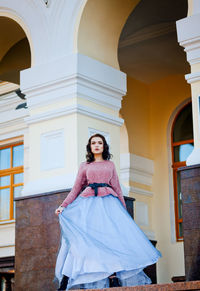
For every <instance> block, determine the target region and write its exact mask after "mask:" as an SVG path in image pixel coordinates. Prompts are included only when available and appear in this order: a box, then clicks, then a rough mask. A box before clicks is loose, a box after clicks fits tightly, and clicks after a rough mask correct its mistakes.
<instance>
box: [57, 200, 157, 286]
mask: <svg viewBox="0 0 200 291" xmlns="http://www.w3.org/2000/svg"><path fill="white" fill-rule="evenodd" d="M59 222H60V227H61V234H62V236H61V246H60V250H59V253H58V257H57V262H56V269H55V276H56V278H57V279H58V280H59V282H60V281H61V279H62V276H63V275H66V276H68V277H69V278H70V279H69V283H68V287H67V288H68V289H80V288H82V289H97V288H98V289H102V288H108V287H109V279H108V276H110V275H111V274H113V273H114V272H116V274H117V277H118V278H119V280H120V282H121V284H122V286H135V285H144V284H150V283H151V280H150V278H149V277H148V276H147V275H146V274H145V273H144V272H143V268H145V267H146V266H148V265H152V264H154V263H156V262H157V260H158V258H159V257H161V254H160V252H159V251H158V250H157V249H156V248H154V246H153V245H152V244H151V242H150V241H149V240H148V238H147V237H146V236H145V234H144V233H143V232H142V231H141V230H140V228H139V227H138V226H137V225H136V223H135V222H134V220H133V219H132V217H131V216H130V215H129V213H128V212H127V211H126V209H125V208H124V206H123V205H122V203H121V202H120V200H119V199H118V198H117V197H114V196H113V195H107V196H104V197H99V196H97V197H95V196H91V197H81V196H79V197H78V198H77V199H76V200H74V201H73V202H72V203H71V204H70V205H68V206H67V208H65V209H64V211H63V212H62V213H61V214H60V215H59Z"/></svg>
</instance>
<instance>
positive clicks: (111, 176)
mask: <svg viewBox="0 0 200 291" xmlns="http://www.w3.org/2000/svg"><path fill="white" fill-rule="evenodd" d="M91 183H107V184H109V185H110V186H111V187H112V188H110V187H99V188H98V196H106V195H109V194H112V195H113V196H116V197H118V198H119V200H120V201H121V202H122V204H123V205H124V207H125V208H126V204H125V201H124V197H123V194H122V190H121V187H120V184H119V179H118V176H117V172H116V169H115V165H114V163H113V162H112V161H106V160H104V161H100V162H92V163H87V162H83V163H81V165H80V168H79V171H78V174H77V177H76V181H75V183H74V186H73V188H72V190H71V191H70V193H69V194H68V195H67V197H66V198H65V200H64V201H63V203H62V204H61V206H64V207H66V206H67V205H69V204H70V203H72V202H73V201H74V200H75V199H76V197H77V196H78V194H79V193H80V191H81V189H82V188H83V187H84V186H87V185H88V184H91ZM80 196H82V197H89V196H94V189H92V188H91V187H87V188H85V190H83V192H81V194H80Z"/></svg>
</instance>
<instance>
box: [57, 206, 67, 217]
mask: <svg viewBox="0 0 200 291" xmlns="http://www.w3.org/2000/svg"><path fill="white" fill-rule="evenodd" d="M64 209H65V207H63V206H59V207H58V208H57V209H56V210H55V214H56V215H57V216H58V215H59V214H60V213H62V212H63V210H64Z"/></svg>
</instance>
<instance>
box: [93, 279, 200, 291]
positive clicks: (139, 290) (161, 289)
mask: <svg viewBox="0 0 200 291" xmlns="http://www.w3.org/2000/svg"><path fill="white" fill-rule="evenodd" d="M97 290H105V291H147V290H148V291H171V290H176V291H181V290H200V281H190V282H178V283H171V284H153V285H143V286H134V287H118V288H106V289H90V291H97Z"/></svg>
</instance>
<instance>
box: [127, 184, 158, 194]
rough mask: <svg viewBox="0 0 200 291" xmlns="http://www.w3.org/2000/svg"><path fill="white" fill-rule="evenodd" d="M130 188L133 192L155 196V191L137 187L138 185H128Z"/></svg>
mask: <svg viewBox="0 0 200 291" xmlns="http://www.w3.org/2000/svg"><path fill="white" fill-rule="evenodd" d="M128 189H129V192H131V193H133V194H137V195H144V196H148V197H153V192H152V191H148V190H144V189H141V188H137V187H132V186H130V187H128Z"/></svg>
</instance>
